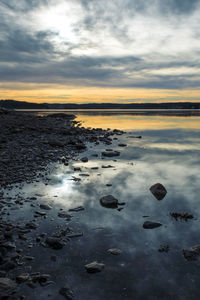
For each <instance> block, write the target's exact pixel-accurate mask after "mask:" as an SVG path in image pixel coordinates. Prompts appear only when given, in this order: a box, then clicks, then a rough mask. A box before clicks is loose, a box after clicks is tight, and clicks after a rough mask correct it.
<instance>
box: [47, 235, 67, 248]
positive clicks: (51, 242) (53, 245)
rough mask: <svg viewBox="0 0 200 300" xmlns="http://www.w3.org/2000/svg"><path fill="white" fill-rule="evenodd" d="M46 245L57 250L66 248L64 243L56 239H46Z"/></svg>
mask: <svg viewBox="0 0 200 300" xmlns="http://www.w3.org/2000/svg"><path fill="white" fill-rule="evenodd" d="M46 244H47V245H48V246H49V247H50V248H52V249H55V250H59V249H62V248H63V247H64V243H63V242H62V241H61V240H60V239H59V238H55V237H48V238H46Z"/></svg>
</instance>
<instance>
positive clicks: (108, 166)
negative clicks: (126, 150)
mask: <svg viewBox="0 0 200 300" xmlns="http://www.w3.org/2000/svg"><path fill="white" fill-rule="evenodd" d="M101 167H102V168H103V169H109V168H114V167H113V166H111V165H102V166H101Z"/></svg>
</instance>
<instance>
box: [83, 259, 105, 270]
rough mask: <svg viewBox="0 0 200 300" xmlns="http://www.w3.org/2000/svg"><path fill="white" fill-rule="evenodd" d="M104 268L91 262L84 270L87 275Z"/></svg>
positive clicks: (102, 265)
mask: <svg viewBox="0 0 200 300" xmlns="http://www.w3.org/2000/svg"><path fill="white" fill-rule="evenodd" d="M104 267H105V265H104V264H101V263H98V262H96V261H93V262H91V263H90V264H87V265H85V269H86V271H87V272H88V273H98V272H101V271H102V269H103V268H104Z"/></svg>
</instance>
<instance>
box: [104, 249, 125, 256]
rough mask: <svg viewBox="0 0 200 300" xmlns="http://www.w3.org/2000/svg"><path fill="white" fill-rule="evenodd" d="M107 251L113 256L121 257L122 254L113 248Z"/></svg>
mask: <svg viewBox="0 0 200 300" xmlns="http://www.w3.org/2000/svg"><path fill="white" fill-rule="evenodd" d="M107 251H108V253H110V254H113V255H120V254H121V253H122V251H121V250H120V249H117V248H111V249H108V250H107Z"/></svg>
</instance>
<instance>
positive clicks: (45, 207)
mask: <svg viewBox="0 0 200 300" xmlns="http://www.w3.org/2000/svg"><path fill="white" fill-rule="evenodd" d="M40 208H41V209H45V210H50V209H52V207H51V206H50V205H48V204H40Z"/></svg>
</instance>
